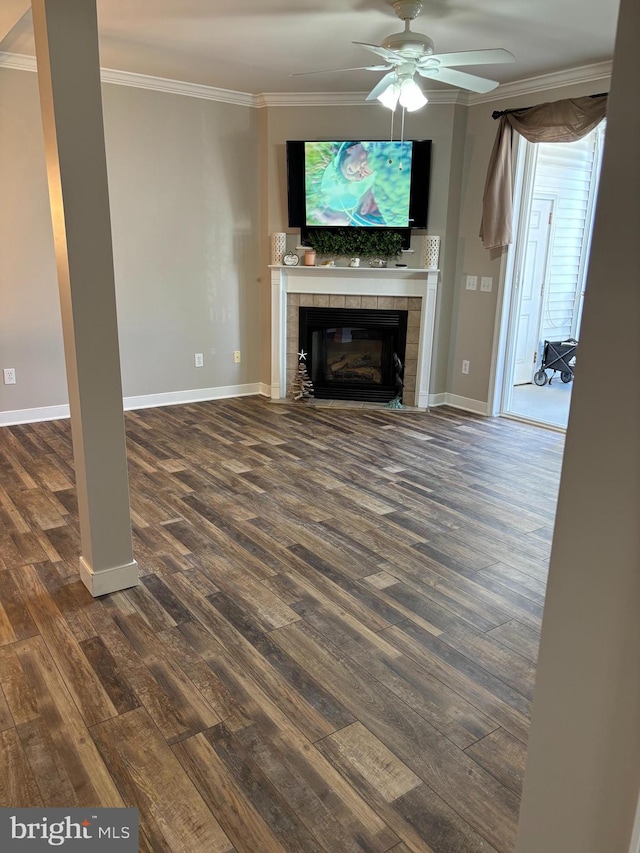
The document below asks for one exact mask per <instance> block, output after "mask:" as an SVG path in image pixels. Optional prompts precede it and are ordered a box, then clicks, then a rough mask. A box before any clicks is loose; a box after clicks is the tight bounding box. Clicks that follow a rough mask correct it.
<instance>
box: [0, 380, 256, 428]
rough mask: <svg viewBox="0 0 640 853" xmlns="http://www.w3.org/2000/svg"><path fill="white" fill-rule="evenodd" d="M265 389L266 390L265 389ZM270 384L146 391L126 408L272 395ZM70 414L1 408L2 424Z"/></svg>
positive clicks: (49, 408) (43, 409)
mask: <svg viewBox="0 0 640 853" xmlns="http://www.w3.org/2000/svg"><path fill="white" fill-rule="evenodd" d="M264 389H266V390H264ZM268 390H269V386H268V385H264V384H262V383H259V382H253V383H251V384H248V385H223V386H221V387H220V388H195V389H192V390H189V391H168V392H165V393H163V394H144V395H142V396H140V397H125V398H124V400H123V405H124V409H125V411H129V410H130V409H151V408H155V407H156V406H177V405H179V404H180V403H205V402H207V401H208V400H226V399H228V398H229V397H249V396H252V395H254V394H264V395H265V396H267V397H269V396H270V394H269V392H268ZM68 417H70V414H69V405H68V404H65V405H62V406H42V407H40V408H37V409H16V410H15V411H9V412H0V426H16V425H18V424H31V423H38V422H39V421H57V420H61V419H62V418H68Z"/></svg>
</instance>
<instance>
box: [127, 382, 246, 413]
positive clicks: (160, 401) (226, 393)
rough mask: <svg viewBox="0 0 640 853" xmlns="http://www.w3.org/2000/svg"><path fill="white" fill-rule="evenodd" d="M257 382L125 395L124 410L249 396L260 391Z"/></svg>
mask: <svg viewBox="0 0 640 853" xmlns="http://www.w3.org/2000/svg"><path fill="white" fill-rule="evenodd" d="M260 389H261V386H260V383H259V382H252V383H251V384H250V385H222V386H221V387H220V388H194V389H193V390H190V391H168V392H165V393H163V394H144V395H142V396H141V397H125V398H124V400H123V403H124V409H125V411H129V410H130V409H154V408H156V407H157V406H178V405H180V404H181V403H206V402H208V401H209V400H227V399H228V398H229V397H250V396H253V395H255V394H260V393H261V390H260Z"/></svg>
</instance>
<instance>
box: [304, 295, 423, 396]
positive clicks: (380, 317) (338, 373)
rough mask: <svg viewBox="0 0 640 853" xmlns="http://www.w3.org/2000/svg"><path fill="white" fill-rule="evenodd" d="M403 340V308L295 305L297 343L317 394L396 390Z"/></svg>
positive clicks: (399, 383) (373, 393) (399, 386)
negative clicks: (305, 359)
mask: <svg viewBox="0 0 640 853" xmlns="http://www.w3.org/2000/svg"><path fill="white" fill-rule="evenodd" d="M406 341H407V311H388V310H382V309H349V308H300V314H299V346H300V349H302V350H304V351H305V353H307V362H306V363H307V370H308V372H309V376H310V378H311V381H312V382H313V387H314V394H315V396H316V397H317V398H319V399H325V400H326V399H334V400H360V401H370V402H383V403H384V402H388V401H389V400H392V399H394V397H396V396H398V395H399V394H400V395H401V394H402V372H403V368H402V365H403V363H404V358H405V348H406Z"/></svg>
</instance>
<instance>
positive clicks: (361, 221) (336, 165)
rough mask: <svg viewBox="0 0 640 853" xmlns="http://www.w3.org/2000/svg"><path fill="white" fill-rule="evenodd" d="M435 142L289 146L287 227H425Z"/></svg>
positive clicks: (406, 233)
mask: <svg viewBox="0 0 640 853" xmlns="http://www.w3.org/2000/svg"><path fill="white" fill-rule="evenodd" d="M430 172H431V140H430V139H424V140H405V141H403V142H390V141H388V140H359V141H357V140H343V141H337V140H333V141H304V140H294V141H289V142H287V196H288V210H289V227H291V228H300V233H301V240H302V243H303V244H305V243H307V241H308V231H309V229H310V228H328V229H330V228H344V227H345V226H347V227H354V228H367V229H379V228H384V229H387V230H393V231H399V232H401V233H402V238H403V247H404V248H409V241H410V236H411V230H412V229H418V228H420V229H424V228H426V227H427V213H428V208H429V177H430Z"/></svg>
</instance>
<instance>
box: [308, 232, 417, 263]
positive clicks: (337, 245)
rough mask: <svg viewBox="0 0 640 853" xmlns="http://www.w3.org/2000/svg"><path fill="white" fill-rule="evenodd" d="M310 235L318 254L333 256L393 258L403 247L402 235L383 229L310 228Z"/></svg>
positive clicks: (310, 241) (311, 242)
mask: <svg viewBox="0 0 640 853" xmlns="http://www.w3.org/2000/svg"><path fill="white" fill-rule="evenodd" d="M308 236H309V243H310V244H311V245H312V246H313V248H314V249H315V250H316V253H317V254H318V255H331V256H332V257H356V258H393V257H396V256H397V255H399V254H400V251H401V249H402V235H401V234H399V233H398V232H397V231H385V230H383V229H381V230H379V231H377V230H372V231H368V230H364V229H361V228H332V229H331V230H328V229H324V228H322V229H320V228H318V229H316V228H310V229H309V232H308Z"/></svg>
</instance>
